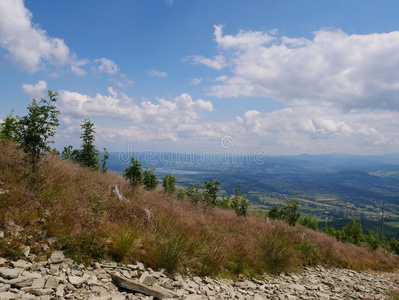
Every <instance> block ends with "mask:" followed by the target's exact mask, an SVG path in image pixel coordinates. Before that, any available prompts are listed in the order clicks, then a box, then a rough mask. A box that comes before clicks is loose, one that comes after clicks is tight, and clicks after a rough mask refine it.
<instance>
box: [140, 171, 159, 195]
mask: <svg viewBox="0 0 399 300" xmlns="http://www.w3.org/2000/svg"><path fill="white" fill-rule="evenodd" d="M143 185H144V188H145V189H147V190H149V191H150V190H154V189H155V188H156V187H157V186H158V178H157V175H155V167H152V168H151V169H150V168H149V167H148V166H146V167H145V171H144V173H143Z"/></svg>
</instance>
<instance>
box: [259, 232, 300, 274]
mask: <svg viewBox="0 0 399 300" xmlns="http://www.w3.org/2000/svg"><path fill="white" fill-rule="evenodd" d="M261 247H262V252H263V255H262V262H263V263H264V268H265V270H266V271H267V272H268V273H270V274H279V273H281V272H288V271H291V270H292V269H293V268H294V267H295V266H296V256H297V252H296V251H295V249H294V247H293V243H292V242H291V241H290V240H288V239H287V236H286V235H285V234H284V233H283V232H282V231H279V230H275V231H274V232H272V233H270V234H269V235H267V236H266V237H265V239H264V241H263V243H262V245H261Z"/></svg>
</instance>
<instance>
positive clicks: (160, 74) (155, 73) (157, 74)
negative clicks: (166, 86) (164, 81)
mask: <svg viewBox="0 0 399 300" xmlns="http://www.w3.org/2000/svg"><path fill="white" fill-rule="evenodd" d="M148 75H150V76H154V77H166V76H168V74H167V73H166V72H163V71H157V70H149V71H148Z"/></svg>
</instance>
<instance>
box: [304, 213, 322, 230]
mask: <svg viewBox="0 0 399 300" xmlns="http://www.w3.org/2000/svg"><path fill="white" fill-rule="evenodd" d="M299 224H301V225H302V226H305V227H308V228H310V229H313V230H318V229H319V222H318V221H317V219H316V218H313V217H312V216H310V215H306V216H305V217H303V218H301V219H299Z"/></svg>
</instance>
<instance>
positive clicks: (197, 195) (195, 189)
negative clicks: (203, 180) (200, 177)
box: [186, 183, 203, 203]
mask: <svg viewBox="0 0 399 300" xmlns="http://www.w3.org/2000/svg"><path fill="white" fill-rule="evenodd" d="M186 193H187V197H188V198H189V199H190V200H191V201H192V202H194V203H198V202H202V201H203V196H202V193H201V192H200V189H199V184H198V183H196V184H195V185H194V184H192V183H191V184H190V187H188V188H187V189H186Z"/></svg>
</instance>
